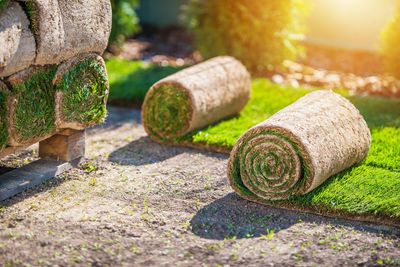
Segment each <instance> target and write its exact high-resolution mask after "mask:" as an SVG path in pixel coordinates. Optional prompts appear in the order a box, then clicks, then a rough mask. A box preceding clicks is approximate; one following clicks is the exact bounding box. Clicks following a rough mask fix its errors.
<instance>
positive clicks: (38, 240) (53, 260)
mask: <svg viewBox="0 0 400 267" xmlns="http://www.w3.org/2000/svg"><path fill="white" fill-rule="evenodd" d="M110 111H111V113H110V116H109V118H108V121H107V123H106V124H105V125H104V126H102V127H97V128H94V129H91V130H89V131H88V141H87V144H88V151H87V158H86V160H85V162H84V163H82V164H81V166H80V167H79V168H76V169H73V170H70V171H68V172H66V173H64V174H63V175H61V176H60V177H57V178H55V179H54V180H52V181H51V182H49V183H47V184H45V185H42V186H40V187H38V188H35V189H33V190H29V191H28V192H26V193H24V194H21V195H19V196H17V197H15V198H13V199H11V200H9V201H7V202H3V203H1V205H3V207H2V208H1V209H0V265H1V266H71V265H73V266H241V265H243V266H295V265H296V266H354V265H356V266H357V265H359V266H378V265H386V266H387V265H393V266H394V265H397V266H400V229H398V228H397V229H396V228H392V227H388V226H384V225H375V224H365V223H359V222H351V221H344V220H335V219H329V218H324V217H321V216H315V215H309V214H305V213H298V212H290V211H285V210H280V209H274V208H267V207H263V206H261V205H257V204H253V203H250V202H247V201H245V200H242V199H240V198H239V197H237V196H236V195H235V194H234V193H232V190H231V188H230V187H229V185H228V183H227V178H226V164H227V156H225V155H221V154H215V153H208V152H201V151H199V150H194V149H189V148H173V147H172V148H171V147H167V146H163V145H159V144H156V143H154V142H152V141H150V140H149V139H148V138H147V137H146V135H145V132H144V130H143V128H142V126H141V125H140V113H139V111H136V110H132V109H123V108H111V109H110ZM36 151H37V150H36V148H35V147H33V148H31V149H30V150H28V151H26V152H24V153H23V155H22V157H10V158H8V159H6V160H4V161H3V162H2V164H3V165H4V166H8V167H15V166H19V165H21V164H24V163H27V162H29V161H31V160H34V159H36V157H37V152H36Z"/></svg>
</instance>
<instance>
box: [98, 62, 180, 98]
mask: <svg viewBox="0 0 400 267" xmlns="http://www.w3.org/2000/svg"><path fill="white" fill-rule="evenodd" d="M106 67H107V72H108V78H109V81H110V96H109V99H110V101H111V102H118V103H124V104H128V105H129V104H137V103H141V102H143V100H144V97H145V96H146V93H147V91H148V90H149V88H150V87H151V86H152V85H153V84H154V83H155V82H157V81H158V80H160V79H162V78H164V77H166V76H168V75H171V74H173V73H175V72H177V71H178V70H180V68H174V67H169V66H167V67H161V66H157V65H154V64H147V63H144V62H142V61H127V60H122V59H110V60H107V61H106Z"/></svg>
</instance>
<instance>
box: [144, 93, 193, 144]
mask: <svg viewBox="0 0 400 267" xmlns="http://www.w3.org/2000/svg"><path fill="white" fill-rule="evenodd" d="M143 114H144V124H145V125H146V127H147V129H148V131H149V132H150V134H151V135H153V136H154V137H155V138H156V139H158V140H161V141H170V142H171V141H174V138H176V137H177V136H179V135H180V133H181V132H182V131H184V130H185V128H187V127H188V126H189V123H190V117H191V106H190V98H189V96H188V95H187V93H186V92H184V91H183V90H181V89H179V88H176V87H174V86H161V87H159V88H158V89H157V90H155V91H153V93H152V94H150V95H149V96H148V98H147V100H146V106H145V109H144V110H143Z"/></svg>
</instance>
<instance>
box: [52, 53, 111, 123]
mask: <svg viewBox="0 0 400 267" xmlns="http://www.w3.org/2000/svg"><path fill="white" fill-rule="evenodd" d="M53 83H54V85H55V88H56V91H57V92H56V125H57V128H58V129H62V128H71V129H77V130H79V129H84V128H87V127H89V126H92V125H95V124H99V123H102V122H103V121H104V119H105V117H106V115H107V109H106V103H107V98H108V77H107V71H106V68H105V63H104V60H103V59H102V58H101V57H100V56H98V55H95V54H87V55H82V56H78V57H75V58H73V59H71V60H68V61H66V62H64V63H63V64H61V65H60V66H59V67H58V70H57V73H56V76H55V79H54V82H53Z"/></svg>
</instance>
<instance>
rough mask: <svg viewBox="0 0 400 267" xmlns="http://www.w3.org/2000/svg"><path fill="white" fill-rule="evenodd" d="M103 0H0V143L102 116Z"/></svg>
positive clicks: (107, 21) (22, 141) (106, 29)
mask: <svg viewBox="0 0 400 267" xmlns="http://www.w3.org/2000/svg"><path fill="white" fill-rule="evenodd" d="M110 31H111V4H110V2H109V0H96V1H94V0H93V1H68V0H21V1H11V0H7V1H5V0H0V43H1V44H2V45H1V46H0V149H3V148H4V147H6V146H25V145H29V144H33V143H35V142H37V141H40V140H43V139H45V138H47V137H50V136H51V135H53V134H55V133H56V132H58V131H61V130H63V129H66V128H69V129H77V130H81V129H84V128H86V127H89V126H92V125H95V124H98V123H101V122H103V120H104V119H105V117H106V114H107V111H106V102H107V97H108V77H107V72H106V68H105V64H104V61H103V59H102V58H101V56H100V55H101V54H102V53H103V52H104V50H105V48H106V46H107V43H108V36H109V34H110Z"/></svg>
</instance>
